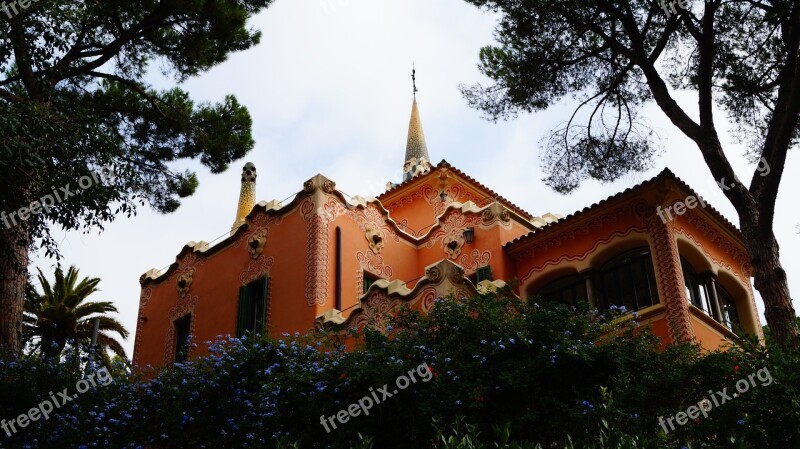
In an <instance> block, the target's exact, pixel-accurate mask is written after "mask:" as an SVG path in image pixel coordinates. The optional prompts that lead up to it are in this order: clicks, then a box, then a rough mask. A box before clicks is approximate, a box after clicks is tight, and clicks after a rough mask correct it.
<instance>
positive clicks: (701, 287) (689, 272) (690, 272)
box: [681, 257, 714, 316]
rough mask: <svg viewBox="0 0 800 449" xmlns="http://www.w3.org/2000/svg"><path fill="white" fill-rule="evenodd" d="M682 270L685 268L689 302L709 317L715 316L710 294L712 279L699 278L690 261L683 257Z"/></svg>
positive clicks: (684, 278) (685, 284)
mask: <svg viewBox="0 0 800 449" xmlns="http://www.w3.org/2000/svg"><path fill="white" fill-rule="evenodd" d="M681 268H683V281H684V286H685V288H686V297H687V298H688V299H689V302H691V303H692V304H693V305H694V306H695V307H697V308H698V309H700V310H702V311H703V312H705V313H707V314H708V315H711V316H714V312H713V310H714V309H712V307H711V295H710V293H709V292H708V288H709V285H708V283H709V281H710V279H709V278H708V277H702V276H699V275H698V274H697V272H695V271H694V267H692V265H691V264H690V263H689V261H687V260H686V259H684V258H683V257H681Z"/></svg>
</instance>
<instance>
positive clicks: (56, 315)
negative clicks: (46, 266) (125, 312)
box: [23, 266, 129, 366]
mask: <svg viewBox="0 0 800 449" xmlns="http://www.w3.org/2000/svg"><path fill="white" fill-rule="evenodd" d="M37 270H38V271H39V275H38V276H37V278H38V280H39V284H40V285H41V287H42V290H43V292H42V293H39V292H38V291H37V290H36V289H35V288H31V289H29V290H28V294H27V295H26V301H25V305H24V311H25V318H24V327H25V328H24V332H23V333H24V334H25V339H26V340H27V341H28V342H29V343H30V344H31V348H32V350H34V351H36V350H39V351H41V353H42V355H43V356H44V357H45V358H53V357H60V356H61V354H62V353H63V351H64V348H65V347H66V346H67V344H68V343H70V344H71V345H74V346H75V349H76V351H80V348H81V346H85V347H87V348H88V347H89V344H90V342H91V338H92V333H93V331H94V321H95V319H99V320H100V332H99V333H98V335H97V344H98V346H99V347H100V349H101V351H100V354H101V356H102V360H103V363H104V364H105V365H107V366H108V365H109V364H110V359H109V357H108V351H109V350H110V351H111V352H113V353H114V354H116V355H118V356H120V357H122V358H125V351H124V349H122V345H121V344H120V343H119V341H117V340H116V339H115V338H114V336H112V335H113V334H117V335H119V336H120V337H122V338H123V339H127V338H128V335H129V333H128V330H127V329H125V327H124V326H123V325H122V324H121V323H120V322H119V321H117V320H116V319H115V318H111V317H109V316H108V314H109V313H111V312H117V308H116V307H115V306H114V305H113V304H112V303H111V302H107V301H98V302H84V301H85V300H86V298H88V297H89V296H90V295H91V294H93V293H95V292H97V291H99V290H98V288H97V284H99V283H100V278H88V277H87V278H83V279H82V280H80V282H78V269H77V268H75V267H74V266H71V267H69V270H67V273H66V275H65V274H64V272H63V270H62V269H61V267H60V266H58V267H56V272H55V283H54V284H52V285H51V284H50V282H49V281H48V280H47V278H45V276H44V273H42V270H40V269H37Z"/></svg>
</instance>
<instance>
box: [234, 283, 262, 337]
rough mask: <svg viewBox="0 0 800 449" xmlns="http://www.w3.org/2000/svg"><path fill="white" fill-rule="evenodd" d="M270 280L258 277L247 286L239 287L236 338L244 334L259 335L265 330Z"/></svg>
mask: <svg viewBox="0 0 800 449" xmlns="http://www.w3.org/2000/svg"><path fill="white" fill-rule="evenodd" d="M269 284H270V278H269V277H267V276H263V277H260V278H258V279H256V280H255V281H253V282H250V283H249V284H247V285H243V286H241V287H239V306H238V316H237V322H236V336H237V337H239V338H241V337H243V336H244V335H245V334H248V333H250V334H255V335H261V334H263V333H264V332H265V330H266V325H267V307H268V304H269V298H268V296H269Z"/></svg>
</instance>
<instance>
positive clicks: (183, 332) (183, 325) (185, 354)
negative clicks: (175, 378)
mask: <svg viewBox="0 0 800 449" xmlns="http://www.w3.org/2000/svg"><path fill="white" fill-rule="evenodd" d="M172 325H173V326H175V353H174V355H175V362H185V361H186V360H188V359H189V337H191V335H192V314H191V313H189V314H186V315H184V316H182V317H180V318H178V319H177V320H175V321H173V322H172Z"/></svg>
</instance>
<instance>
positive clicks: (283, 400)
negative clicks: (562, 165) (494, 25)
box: [0, 292, 800, 449]
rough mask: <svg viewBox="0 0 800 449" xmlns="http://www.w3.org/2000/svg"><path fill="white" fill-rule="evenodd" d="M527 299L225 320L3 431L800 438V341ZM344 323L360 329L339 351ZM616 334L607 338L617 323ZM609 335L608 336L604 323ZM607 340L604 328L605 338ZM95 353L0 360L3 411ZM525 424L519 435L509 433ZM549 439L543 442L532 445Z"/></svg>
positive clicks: (525, 441)
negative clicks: (299, 318)
mask: <svg viewBox="0 0 800 449" xmlns="http://www.w3.org/2000/svg"><path fill="white" fill-rule="evenodd" d="M622 313H624V311H622V310H618V311H615V312H612V313H611V314H610V315H608V316H602V315H598V314H597V313H596V312H590V311H585V310H577V311H576V310H572V309H569V308H565V307H563V306H553V305H544V304H542V305H539V304H536V303H534V302H522V301H519V300H517V299H515V298H514V297H513V296H512V295H510V294H508V293H507V292H504V293H500V294H495V295H481V296H476V297H474V298H468V299H464V300H455V299H445V300H439V301H437V304H436V306H435V307H434V308H433V310H432V311H431V313H430V314H428V315H422V314H419V313H415V312H412V311H409V310H403V311H402V312H400V313H399V315H398V316H397V317H395V318H394V319H392V320H391V325H389V326H388V327H385V328H381V329H375V328H368V329H366V330H363V329H362V330H357V331H354V330H351V329H328V330H326V331H324V332H315V333H311V334H308V335H299V334H295V335H291V336H290V335H284V336H282V337H281V338H278V339H272V338H266V337H258V338H249V337H245V338H242V339H235V338H222V337H220V338H219V339H218V340H217V341H216V342H214V343H210V342H209V343H205V344H209V345H210V352H211V355H210V356H208V357H204V358H199V359H196V360H192V361H190V362H187V363H177V364H175V365H174V366H173V367H170V368H168V369H163V370H161V371H158V372H155V371H151V372H146V373H144V375H142V376H140V375H131V374H130V373H128V372H127V371H125V370H124V369H122V368H118V369H117V372H114V373H113V377H114V383H112V384H110V385H107V386H98V387H96V388H93V389H92V390H91V391H89V392H87V393H85V394H83V395H81V396H80V397H78V398H76V399H75V400H74V401H73V402H70V403H69V404H67V405H66V406H65V407H63V408H61V409H59V410H57V411H56V412H54V413H53V415H52V416H51V418H50V419H49V420H46V421H43V420H40V421H37V422H33V423H31V424H30V425H29V426H27V427H26V428H24V429H21V430H20V431H19V432H17V433H16V434H14V435H13V436H11V437H9V436H7V435H5V434H4V433H0V447H9V448H39V447H55V448H65V449H66V448H95V447H97V448H130V449H134V448H145V447H147V448H163V449H170V448H187V449H188V448H193V449H194V448H237V449H238V448H259V449H261V448H351V447H352V448H355V447H357V448H368V447H374V448H380V449H394V448H397V449H401V448H420V447H440V448H456V447H459V448H460V447H463V448H471V447H475V448H481V447H498V448H508V449H512V448H536V447H542V448H551V447H559V448H563V447H574V448H587V449H588V448H612V447H613V448H651V447H652V448H656V447H658V448H665V447H666V448H680V447H692V448H701V447H707V448H739V447H765V448H773V447H774V448H781V449H783V448H786V447H800V430H798V429H800V425H799V424H800V419H798V417H800V406H799V405H798V399H797V398H798V394H797V393H798V391H797V388H798V385H800V384H799V383H798V382H797V380H798V376H799V375H800V369H799V368H800V363H798V357H797V356H796V355H792V356H787V355H782V354H780V353H776V352H773V353H770V355H769V356H767V353H766V351H765V350H763V349H761V348H759V347H757V346H752V345H751V344H749V343H748V342H742V345H743V346H742V347H741V348H736V349H731V350H730V351H728V352H716V353H711V354H703V353H701V352H700V350H699V349H698V348H697V347H695V346H692V345H689V344H683V345H674V346H670V347H668V348H666V349H664V350H662V349H660V342H659V340H658V339H657V338H656V337H654V336H653V335H652V334H650V333H649V332H648V330H647V329H645V328H640V327H638V325H637V324H636V321H635V320H626V319H619V315H620V314H622ZM343 333H349V334H350V335H351V336H355V337H356V338H357V341H358V343H357V344H356V347H355V348H354V349H352V350H349V351H345V349H344V347H345V346H344V341H345V338H344V336H343ZM609 335H612V336H613V337H609ZM601 336H605V337H603V338H601ZM598 341H601V343H595V342H598ZM423 363H426V364H427V365H428V366H429V367H430V369H431V374H432V376H433V378H432V379H431V380H430V381H429V382H417V383H414V384H411V385H410V386H409V387H408V388H405V389H403V390H402V391H399V392H396V393H394V394H392V395H391V397H390V398H387V399H386V400H382V401H380V404H379V405H376V406H375V407H374V408H372V409H371V410H370V413H369V414H368V415H367V414H363V413H362V414H361V415H359V416H356V417H352V418H350V419H349V421H347V422H346V423H343V424H339V425H338V427H337V428H336V429H333V430H332V431H331V432H330V433H328V432H326V431H325V429H324V428H323V426H322V424H321V417H325V416H330V415H332V414H335V413H337V411H340V410H342V409H343V408H345V407H348V406H349V405H350V404H356V403H358V401H359V399H362V398H363V397H365V396H367V395H371V394H373V393H375V394H378V393H377V391H378V390H379V387H381V386H382V385H388V390H387V391H389V392H390V393H392V392H393V389H394V382H395V380H396V379H397V378H398V376H401V375H403V374H405V373H408V372H409V371H410V370H413V369H416V368H417V367H418V366H420V365H421V364H423ZM764 366H769V370H770V372H771V373H772V375H773V376H774V378H775V382H774V383H773V384H772V385H770V386H768V387H759V388H754V389H752V390H751V391H750V392H748V393H747V394H746V395H742V396H741V397H739V398H738V399H736V401H732V402H731V403H729V404H725V405H723V406H721V407H719V408H715V409H714V410H713V411H712V412H711V414H710V415H709V416H708V418H701V419H699V420H692V421H690V422H689V423H688V424H687V425H684V426H680V427H678V428H677V429H676V430H675V431H674V432H670V433H669V434H668V435H666V434H664V432H663V431H662V430H661V427H660V426H659V424H658V417H659V416H671V415H674V414H675V413H676V412H679V411H681V410H686V408H687V406H690V405H691V404H696V403H697V402H698V401H699V400H701V399H703V397H704V395H707V394H708V393H707V392H708V390H712V389H713V390H714V391H716V390H720V389H722V388H725V387H728V388H730V387H732V385H733V384H734V383H735V381H736V380H737V379H739V378H741V377H744V376H746V375H747V374H750V373H754V372H756V370H758V369H759V368H761V367H764ZM86 369H87V368H86V367H85V366H84V365H81V364H79V363H64V364H57V363H56V362H44V361H41V360H39V359H36V358H30V357H22V358H20V359H18V360H13V361H0V418H5V419H8V420H10V419H13V418H14V417H16V416H17V415H19V414H21V413H25V412H27V410H28V409H30V408H31V407H33V406H35V404H38V403H39V402H41V400H42V399H43V398H45V397H47V396H48V392H50V391H60V390H61V389H62V388H66V387H70V388H71V387H72V386H73V385H75V381H76V380H77V379H79V378H80V377H81V376H82V375H83V374H84V371H85V370H86ZM512 441H518V442H519V443H512ZM537 445H540V446H537Z"/></svg>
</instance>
